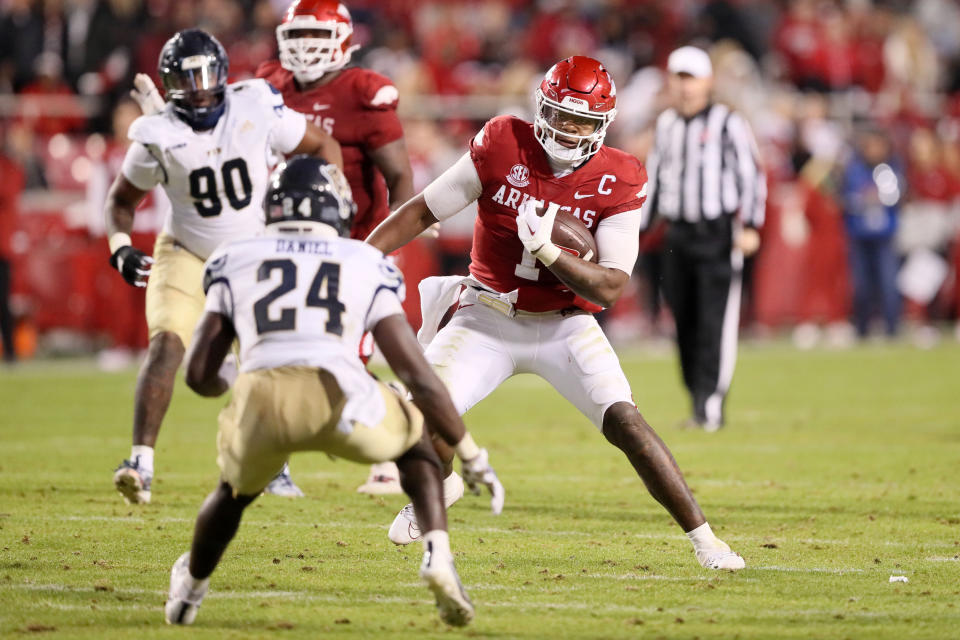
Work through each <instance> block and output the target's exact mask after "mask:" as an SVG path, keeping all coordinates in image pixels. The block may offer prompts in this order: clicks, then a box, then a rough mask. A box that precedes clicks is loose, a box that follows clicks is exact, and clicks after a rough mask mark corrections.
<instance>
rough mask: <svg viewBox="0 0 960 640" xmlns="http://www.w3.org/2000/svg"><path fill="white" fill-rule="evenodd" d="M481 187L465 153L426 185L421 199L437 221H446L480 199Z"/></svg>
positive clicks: (471, 162) (478, 177) (475, 169)
mask: <svg viewBox="0 0 960 640" xmlns="http://www.w3.org/2000/svg"><path fill="white" fill-rule="evenodd" d="M482 191H483V185H481V183H480V176H479V175H478V174H477V168H476V167H475V166H474V165H473V160H471V159H470V154H469V153H465V154H463V155H462V156H460V159H459V160H457V161H456V163H454V165H453V166H452V167H450V168H449V169H447V170H446V171H444V172H443V173H442V174H440V176H439V177H438V178H437V179H436V180H434V181H433V182H431V183H430V184H428V185H427V187H426V188H425V189H424V190H423V199H424V201H425V202H426V203H427V207H428V208H429V209H430V212H431V213H432V214H433V215H434V216H435V217H436V219H437V220H446V219H447V218H450V217H452V216H454V215H456V214H457V213H459V212H460V211H463V209H464V208H466V207H467V205H469V204H470V203H471V202H473V201H474V200H476V199H477V198H479V197H480V193H481V192H482Z"/></svg>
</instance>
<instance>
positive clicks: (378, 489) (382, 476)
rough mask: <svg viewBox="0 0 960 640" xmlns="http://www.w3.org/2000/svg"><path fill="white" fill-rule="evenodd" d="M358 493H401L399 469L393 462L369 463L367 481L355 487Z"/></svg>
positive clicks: (378, 494) (376, 494) (379, 494)
mask: <svg viewBox="0 0 960 640" xmlns="http://www.w3.org/2000/svg"><path fill="white" fill-rule="evenodd" d="M357 492H358V493H368V494H370V495H372V496H386V495H396V494H399V493H403V488H402V487H401V486H400V470H399V469H397V465H396V464H395V463H393V462H380V463H377V464H372V465H370V475H369V476H367V481H366V482H364V483H363V484H362V485H360V486H359V487H357Z"/></svg>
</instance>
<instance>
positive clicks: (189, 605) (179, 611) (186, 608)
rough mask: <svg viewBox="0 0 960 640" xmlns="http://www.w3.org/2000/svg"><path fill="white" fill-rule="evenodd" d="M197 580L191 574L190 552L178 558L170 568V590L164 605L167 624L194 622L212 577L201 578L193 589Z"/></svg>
mask: <svg viewBox="0 0 960 640" xmlns="http://www.w3.org/2000/svg"><path fill="white" fill-rule="evenodd" d="M194 582H195V580H194V579H193V578H192V577H191V576H190V552H189V551H187V552H186V553H185V554H183V555H182V556H180V557H179V558H177V561H176V562H174V563H173V569H171V570H170V592H169V594H168V595H167V602H166V604H164V605H163V617H164V619H165V620H166V621H167V624H193V621H194V620H195V619H196V618H197V611H199V609H200V603H201V602H203V596H205V595H207V589H208V588H209V587H210V578H207V579H205V580H201V581H200V582H199V584H198V585H197V586H196V588H193V589H191V588H190V585H191V583H194Z"/></svg>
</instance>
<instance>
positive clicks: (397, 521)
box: [387, 471, 463, 545]
mask: <svg viewBox="0 0 960 640" xmlns="http://www.w3.org/2000/svg"><path fill="white" fill-rule="evenodd" d="M462 497H463V478H461V477H460V474H458V473H457V472H456V471H454V472H452V473H451V474H450V475H449V476H447V477H446V478H444V479H443V506H444V507H446V508H448V509H449V508H450V506H451V505H452V504H453V503H454V502H456V501H457V500H459V499H460V498H462ZM422 535H423V532H422V531H420V525H419V524H418V523H417V514H416V512H415V511H414V510H413V503H412V502H410V503H407V506H405V507H404V508H403V509H400V513H398V514H397V517H396V518H394V519H393V523H392V524H391V525H390V530H389V531H388V532H387V537H388V538H390V542H392V543H393V544H399V545H404V544H410V543H411V542H414V541H416V540H419V539H420V537H421V536H422Z"/></svg>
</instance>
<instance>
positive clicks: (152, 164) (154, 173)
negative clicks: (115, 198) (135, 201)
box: [120, 142, 166, 191]
mask: <svg viewBox="0 0 960 640" xmlns="http://www.w3.org/2000/svg"><path fill="white" fill-rule="evenodd" d="M120 172H121V173H122V174H123V177H124V178H126V179H127V181H128V182H130V184H132V185H133V186H135V187H136V188H137V189H140V190H141V191H150V190H151V189H153V188H154V187H155V186H157V185H158V184H160V183H161V182H164V181H165V177H166V176H165V171H164V168H163V166H162V165H161V164H160V161H159V160H158V159H157V157H156V156H155V155H154V154H153V153H151V152H150V149H148V148H147V147H146V146H145V145H143V144H142V143H140V142H134V143H132V144H131V145H130V148H129V149H127V155H125V156H124V157H123V165H122V166H121V168H120Z"/></svg>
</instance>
